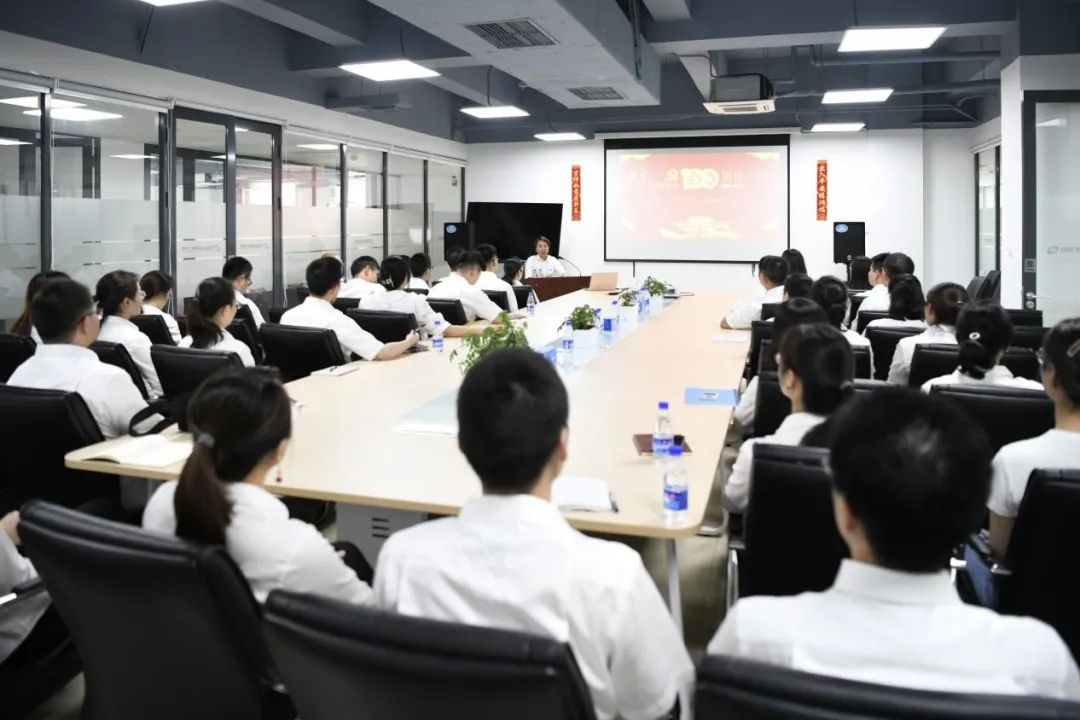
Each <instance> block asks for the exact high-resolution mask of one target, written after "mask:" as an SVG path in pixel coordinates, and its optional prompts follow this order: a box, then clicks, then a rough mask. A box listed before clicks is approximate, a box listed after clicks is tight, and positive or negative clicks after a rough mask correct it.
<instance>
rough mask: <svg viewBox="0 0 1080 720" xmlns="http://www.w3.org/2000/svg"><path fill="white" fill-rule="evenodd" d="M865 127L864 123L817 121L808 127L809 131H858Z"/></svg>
mask: <svg viewBox="0 0 1080 720" xmlns="http://www.w3.org/2000/svg"><path fill="white" fill-rule="evenodd" d="M865 127H866V123H861V122H853V123H818V124H817V125H815V126H814V127H812V128H810V132H859V131H860V130H862V129H863V128H865Z"/></svg>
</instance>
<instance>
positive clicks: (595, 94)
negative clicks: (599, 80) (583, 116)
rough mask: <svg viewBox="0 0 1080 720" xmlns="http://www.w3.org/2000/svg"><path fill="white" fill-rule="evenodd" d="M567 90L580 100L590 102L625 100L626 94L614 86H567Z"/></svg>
mask: <svg viewBox="0 0 1080 720" xmlns="http://www.w3.org/2000/svg"><path fill="white" fill-rule="evenodd" d="M567 92H569V93H570V94H571V95H575V96H577V98H578V99H580V100H586V101H588V102H600V101H603V100H625V99H626V96H625V95H623V94H622V93H621V92H619V91H618V90H616V89H615V88H613V87H602V86H595V85H592V86H589V87H579V88H567Z"/></svg>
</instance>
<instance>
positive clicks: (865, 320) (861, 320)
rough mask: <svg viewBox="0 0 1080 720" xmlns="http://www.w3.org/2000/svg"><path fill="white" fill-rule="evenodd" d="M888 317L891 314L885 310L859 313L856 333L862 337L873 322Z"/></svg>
mask: <svg viewBox="0 0 1080 720" xmlns="http://www.w3.org/2000/svg"><path fill="white" fill-rule="evenodd" d="M853 317H854V316H853ZM888 317H889V313H887V312H885V311H884V310H863V311H861V312H860V313H859V317H858V321H857V322H856V323H855V332H857V333H859V334H860V335H862V334H863V333H864V332H865V331H866V326H867V325H869V324H870V323H871V322H873V321H874V320H882V319H885V318H888Z"/></svg>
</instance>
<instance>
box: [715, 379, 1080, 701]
mask: <svg viewBox="0 0 1080 720" xmlns="http://www.w3.org/2000/svg"><path fill="white" fill-rule="evenodd" d="M831 422H832V423H835V425H833V426H832V427H831V428H830V430H831V432H830V433H829V438H828V443H829V445H830V470H831V474H832V478H833V483H834V494H833V506H834V509H835V511H836V513H835V514H836V526H837V529H838V530H839V532H840V535H841V537H843V539H844V542H845V543H846V544H847V546H848V548H849V550H850V552H851V559H850V560H845V561H844V562H843V564H842V565H841V567H840V572H839V573H838V574H837V577H836V582H835V583H834V584H833V586H832V588H830V589H829V590H826V591H825V592H820V593H819V592H807V593H803V594H801V595H797V596H795V597H783V598H780V597H776V598H773V597H752V598H746V599H743V600H740V601H739V602H738V603H737V604H736V605H735V607H734V608H732V610H731V611H730V612H729V613H728V616H727V618H725V620H724V623H723V625H721V627H720V630H719V631H718V632H717V634H716V636H715V637H714V638H713V639H712V641H711V642H710V643H709V648H708V650H709V652H710V653H713V654H720V655H738V656H742V657H747V658H752V659H755V660H760V661H764V662H769V663H773V664H776V665H782V666H785V667H790V668H794V669H796V670H802V671H804V672H811V673H818V674H821V675H830V676H834V677H840V678H845V679H848V680H855V681H860V682H868V683H877V684H883V685H894V686H899V687H906V688H912V689H919V690H937V691H945V692H958V693H1004V694H1014V695H1019V694H1022V695H1043V696H1049V697H1055V698H1068V699H1074V700H1075V699H1080V673H1078V671H1077V667H1076V662H1075V661H1074V660H1073V658H1072V656H1071V654H1070V653H1069V649H1068V648H1067V647H1066V646H1065V644H1064V643H1063V642H1062V641H1061V638H1060V637H1059V636H1058V635H1057V633H1056V632H1055V631H1054V630H1053V629H1052V628H1050V627H1049V626H1047V625H1046V624H1044V623H1042V622H1041V621H1038V620H1033V619H1031V618H1022V617H1008V616H999V615H997V614H996V613H994V612H993V611H991V610H988V609H985V608H981V607H976V606H972V605H966V604H964V603H963V602H962V601H961V600H960V597H959V596H958V595H957V593H956V589H955V588H954V587H953V585H952V583H951V581H950V579H949V572H948V570H947V568H948V565H949V558H950V557H951V555H952V551H953V548H955V547H956V546H957V545H959V544H960V543H962V542H963V541H964V538H966V537H967V535H968V534H969V533H970V532H972V531H973V530H975V529H977V528H978V527H979V523H980V522H981V520H982V517H983V513H984V509H983V508H984V506H985V503H986V497H987V493H988V492H989V488H990V456H991V448H990V443H989V441H988V440H987V438H986V434H985V433H984V432H983V430H982V429H981V428H980V427H979V426H978V425H977V424H976V423H975V422H974V421H973V420H972V419H971V418H969V417H968V416H967V414H966V413H965V412H964V411H963V410H961V409H959V408H956V407H953V406H952V405H951V404H950V403H948V402H947V401H945V400H941V399H940V398H936V397H933V396H927V395H922V394H921V393H918V392H913V391H911V390H899V389H892V390H883V391H881V392H879V393H876V394H874V395H873V396H865V397H859V396H857V397H856V398H855V399H854V400H852V401H849V402H848V403H847V404H845V405H844V406H843V407H841V408H840V409H839V410H838V411H837V413H836V414H835V415H834V417H833V419H832V420H831Z"/></svg>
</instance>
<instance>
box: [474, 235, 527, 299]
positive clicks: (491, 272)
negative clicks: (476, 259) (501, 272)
mask: <svg viewBox="0 0 1080 720" xmlns="http://www.w3.org/2000/svg"><path fill="white" fill-rule="evenodd" d="M476 252H478V253H480V257H481V258H482V259H483V261H484V269H483V270H482V271H481V272H480V279H479V280H477V281H476V286H477V287H478V288H480V289H481V290H493V291H495V292H501V293H506V301H507V303H508V304H509V305H510V312H512V313H515V312H517V311H518V304H517V296H516V295H514V288H513V286H511V285H510V283H508V282H506V281H505V280H503V279H502V278H500V277H499V276H498V275H497V274H496V272H495V271H496V270H498V269H499V252H498V250H496V249H495V246H494V245H490V244H488V243H482V244H480V245H477V246H476Z"/></svg>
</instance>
